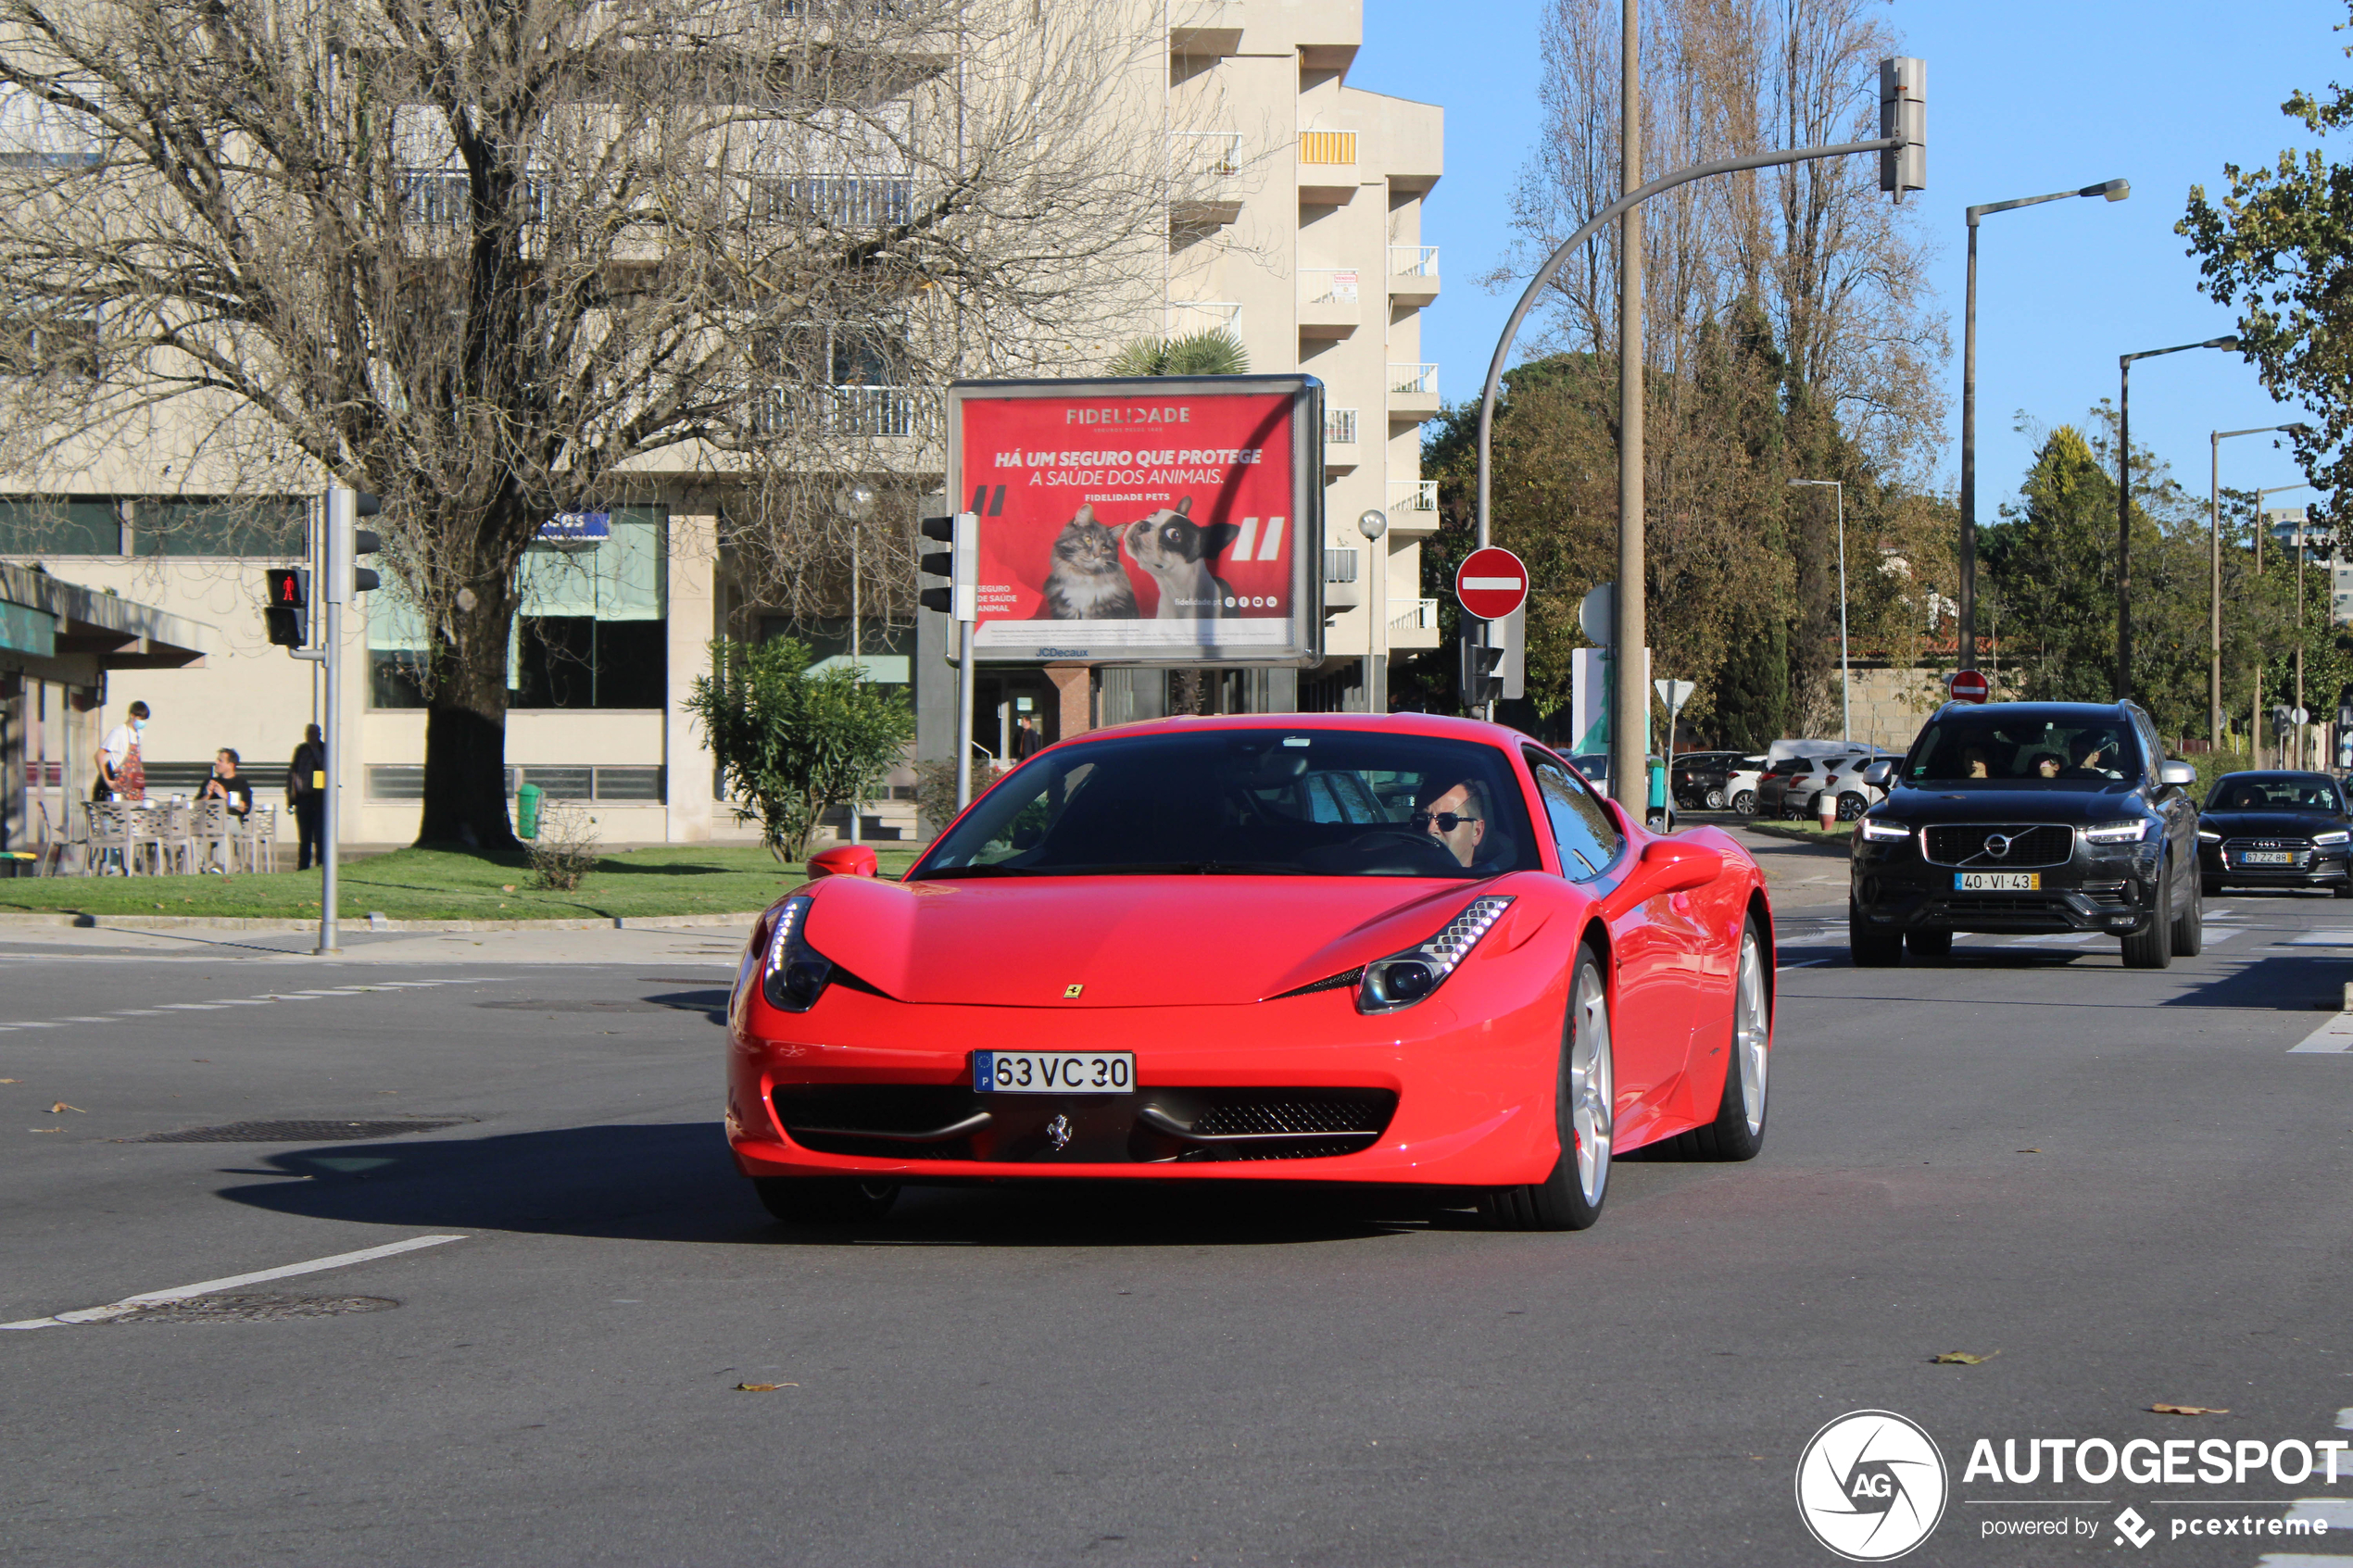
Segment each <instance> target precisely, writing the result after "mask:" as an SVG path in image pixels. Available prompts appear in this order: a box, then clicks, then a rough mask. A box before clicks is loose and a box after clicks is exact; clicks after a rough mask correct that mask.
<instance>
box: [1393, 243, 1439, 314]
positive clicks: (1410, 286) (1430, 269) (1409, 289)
mask: <svg viewBox="0 0 2353 1568" xmlns="http://www.w3.org/2000/svg"><path fill="white" fill-rule="evenodd" d="M1389 297H1390V299H1391V300H1392V301H1394V302H1395V303H1397V304H1399V305H1428V303H1430V301H1432V300H1434V299H1436V298H1437V297H1438V247H1437V246H1436V245H1391V246H1390V247H1389Z"/></svg>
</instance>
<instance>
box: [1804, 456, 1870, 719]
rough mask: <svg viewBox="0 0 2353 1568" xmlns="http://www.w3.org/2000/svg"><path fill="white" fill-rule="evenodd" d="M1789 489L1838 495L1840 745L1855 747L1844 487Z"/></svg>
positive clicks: (1820, 483) (1816, 482)
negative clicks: (1848, 648)
mask: <svg viewBox="0 0 2353 1568" xmlns="http://www.w3.org/2000/svg"><path fill="white" fill-rule="evenodd" d="M1789 483H1790V488H1791V489H1793V490H1794V489H1796V488H1797V487H1799V486H1800V485H1813V486H1816V487H1818V488H1821V489H1828V490H1835V491H1837V492H1838V708H1839V720H1838V724H1839V730H1838V738H1839V739H1840V741H1841V742H1843V743H1844V744H1846V745H1848V746H1852V745H1854V744H1855V686H1854V676H1853V674H1852V673H1851V671H1849V669H1848V666H1847V662H1846V486H1845V484H1844V483H1843V482H1841V481H1839V480H1835V479H1793V480H1791V481H1790V482H1789Z"/></svg>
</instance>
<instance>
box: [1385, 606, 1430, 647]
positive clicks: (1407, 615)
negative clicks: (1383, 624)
mask: <svg viewBox="0 0 2353 1568" xmlns="http://www.w3.org/2000/svg"><path fill="white" fill-rule="evenodd" d="M1389 646H1390V651H1391V652H1392V653H1393V652H1396V651H1397V650H1399V649H1401V648H1434V647H1436V646H1438V601H1437V600H1436V599H1416V600H1413V601H1412V602H1411V603H1410V604H1408V605H1407V606H1406V608H1404V609H1403V610H1401V611H1399V612H1398V613H1397V614H1395V615H1392V616H1390V618H1389Z"/></svg>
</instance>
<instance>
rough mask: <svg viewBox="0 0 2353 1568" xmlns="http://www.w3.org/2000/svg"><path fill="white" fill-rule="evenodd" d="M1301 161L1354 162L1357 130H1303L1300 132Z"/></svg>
mask: <svg viewBox="0 0 2353 1568" xmlns="http://www.w3.org/2000/svg"><path fill="white" fill-rule="evenodd" d="M1299 161H1300V162H1302V163H1354V162H1355V161H1356V132H1353V131H1302V132H1300V133H1299Z"/></svg>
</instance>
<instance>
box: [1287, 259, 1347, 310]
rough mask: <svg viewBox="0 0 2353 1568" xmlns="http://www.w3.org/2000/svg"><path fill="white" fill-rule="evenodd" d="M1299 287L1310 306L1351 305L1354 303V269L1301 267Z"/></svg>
mask: <svg viewBox="0 0 2353 1568" xmlns="http://www.w3.org/2000/svg"><path fill="white" fill-rule="evenodd" d="M1299 287H1300V292H1301V293H1302V295H1304V296H1305V298H1306V301H1307V303H1308V304H1310V305H1353V304H1355V303H1356V269H1355V268H1353V267H1302V268H1301V269H1300V270H1299Z"/></svg>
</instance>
